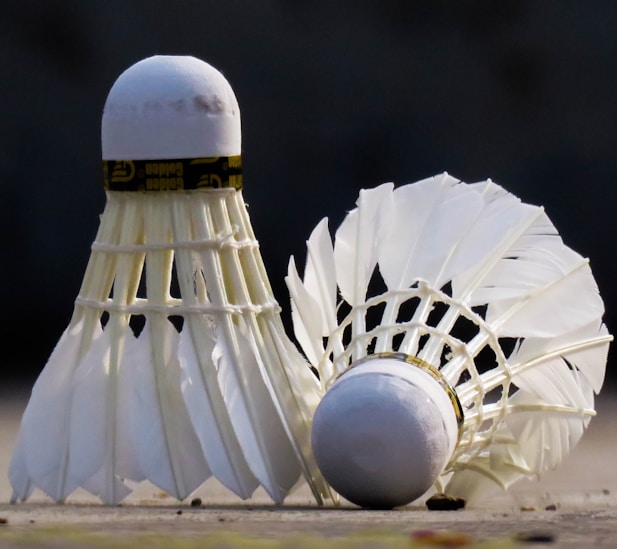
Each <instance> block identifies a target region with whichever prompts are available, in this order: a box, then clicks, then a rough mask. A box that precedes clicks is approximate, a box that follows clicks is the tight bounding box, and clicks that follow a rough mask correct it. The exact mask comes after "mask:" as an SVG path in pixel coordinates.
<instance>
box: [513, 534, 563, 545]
mask: <svg viewBox="0 0 617 549" xmlns="http://www.w3.org/2000/svg"><path fill="white" fill-rule="evenodd" d="M514 539H515V540H516V541H520V542H521V543H553V542H554V541H555V540H556V539H557V536H555V534H552V533H551V532H519V533H518V534H516V535H515V536H514Z"/></svg>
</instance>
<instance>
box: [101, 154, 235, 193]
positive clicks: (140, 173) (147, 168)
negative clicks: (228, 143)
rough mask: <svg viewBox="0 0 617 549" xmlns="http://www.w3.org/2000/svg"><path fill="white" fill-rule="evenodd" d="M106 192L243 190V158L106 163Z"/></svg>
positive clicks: (118, 161) (104, 171) (219, 157)
mask: <svg viewBox="0 0 617 549" xmlns="http://www.w3.org/2000/svg"><path fill="white" fill-rule="evenodd" d="M103 177H104V186H105V190H107V191H189V190H195V189H229V188H231V189H237V190H240V189H241V188H242V157H241V156H240V155H237V156H218V157H214V158H182V159H179V160H103Z"/></svg>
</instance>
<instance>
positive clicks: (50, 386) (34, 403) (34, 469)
mask: <svg viewBox="0 0 617 549" xmlns="http://www.w3.org/2000/svg"><path fill="white" fill-rule="evenodd" d="M81 328H82V324H81V323H76V324H75V325H73V326H69V327H68V328H67V329H66V330H65V331H64V333H63V334H62V336H61V337H60V339H59V341H58V343H57V344H56V347H55V348H54V350H53V352H52V353H51V356H50V357H49V360H48V362H47V364H46V365H45V368H44V369H43V371H42V372H41V374H40V376H39V378H38V379H37V381H36V383H35V385H34V387H33V389H32V395H31V396H30V400H29V402H28V405H27V406H26V410H25V411H24V415H23V417H22V422H21V427H20V430H21V435H20V438H21V440H22V441H23V446H22V447H21V452H18V453H17V454H16V456H15V457H14V458H13V464H12V465H11V468H12V471H13V472H11V471H10V472H9V474H10V475H12V476H16V477H17V478H21V479H22V482H21V483H20V484H22V485H23V478H24V475H23V474H22V475H17V473H16V472H15V470H16V468H17V467H19V465H18V464H19V463H22V461H21V460H22V459H23V458H24V456H25V464H26V470H27V476H28V478H29V479H30V480H31V482H32V483H33V484H34V485H35V486H36V487H38V488H40V489H41V490H43V491H44V492H45V493H46V494H47V495H48V496H49V497H51V498H52V499H53V500H54V501H64V500H65V499H66V498H67V497H68V495H69V494H70V493H71V492H72V491H73V490H74V489H75V488H77V484H76V483H74V482H71V481H70V480H69V475H68V473H69V471H68V468H69V462H68V459H69V456H68V441H69V436H70V430H69V429H70V417H71V393H72V386H73V381H72V378H73V372H74V367H75V364H76V363H77V359H78V350H79V345H80V342H81V337H82V334H81ZM20 454H21V455H20Z"/></svg>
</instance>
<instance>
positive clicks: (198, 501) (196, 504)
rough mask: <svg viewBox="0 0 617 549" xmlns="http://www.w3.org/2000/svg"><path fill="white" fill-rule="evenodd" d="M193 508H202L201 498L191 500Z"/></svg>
mask: <svg viewBox="0 0 617 549" xmlns="http://www.w3.org/2000/svg"><path fill="white" fill-rule="evenodd" d="M191 507H201V498H194V499H192V500H191Z"/></svg>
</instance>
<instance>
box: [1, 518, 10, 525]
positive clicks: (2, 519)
mask: <svg viewBox="0 0 617 549" xmlns="http://www.w3.org/2000/svg"><path fill="white" fill-rule="evenodd" d="M8 523H9V519H7V518H6V517H0V524H8Z"/></svg>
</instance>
